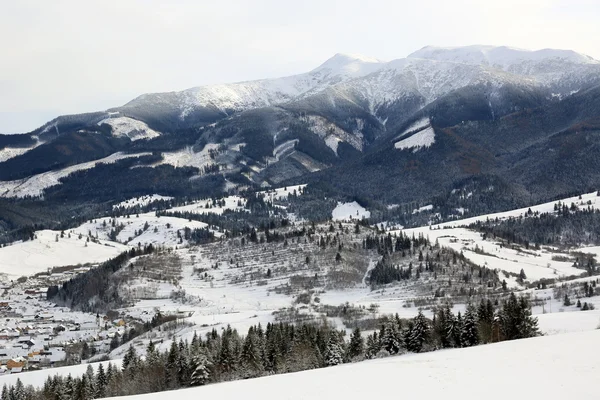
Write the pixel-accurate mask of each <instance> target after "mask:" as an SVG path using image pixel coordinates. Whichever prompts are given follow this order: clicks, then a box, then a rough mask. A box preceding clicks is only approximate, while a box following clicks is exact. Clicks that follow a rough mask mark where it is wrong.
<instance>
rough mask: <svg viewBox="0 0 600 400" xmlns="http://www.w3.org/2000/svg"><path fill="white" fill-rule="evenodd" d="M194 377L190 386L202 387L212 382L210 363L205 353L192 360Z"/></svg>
mask: <svg viewBox="0 0 600 400" xmlns="http://www.w3.org/2000/svg"><path fill="white" fill-rule="evenodd" d="M192 370H193V372H192V376H191V379H190V386H202V385H206V384H207V383H209V382H210V363H209V361H208V358H206V356H205V355H204V354H203V353H198V354H197V355H196V356H194V358H193V359H192Z"/></svg>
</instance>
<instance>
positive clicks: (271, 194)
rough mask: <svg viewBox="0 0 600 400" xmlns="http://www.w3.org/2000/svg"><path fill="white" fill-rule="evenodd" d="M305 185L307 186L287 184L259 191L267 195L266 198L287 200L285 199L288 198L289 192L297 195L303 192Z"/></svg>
mask: <svg viewBox="0 0 600 400" xmlns="http://www.w3.org/2000/svg"><path fill="white" fill-rule="evenodd" d="M305 187H306V185H294V186H286V187H282V188H276V189H271V190H267V191H264V192H259V193H260V194H264V195H265V200H270V201H273V200H285V199H287V197H288V195H289V194H293V193H296V195H300V194H302V190H304V188H305Z"/></svg>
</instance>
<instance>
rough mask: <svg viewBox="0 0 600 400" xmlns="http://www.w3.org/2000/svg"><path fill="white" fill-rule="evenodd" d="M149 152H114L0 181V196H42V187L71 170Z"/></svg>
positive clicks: (52, 182) (54, 182) (58, 179)
mask: <svg viewBox="0 0 600 400" xmlns="http://www.w3.org/2000/svg"><path fill="white" fill-rule="evenodd" d="M149 154H151V153H138V154H124V153H114V154H111V155H110V156H108V157H104V158H101V159H99V160H95V161H90V162H85V163H81V164H77V165H73V166H70V167H67V168H63V169H59V170H56V171H48V172H44V173H41V174H38V175H33V176H31V177H29V178H26V179H19V180H15V181H0V197H26V196H32V197H37V196H42V194H43V192H44V189H47V188H49V187H51V186H54V185H59V184H60V179H61V178H64V177H66V176H69V175H70V174H72V173H73V172H76V171H81V170H84V169H90V168H94V166H96V165H97V164H99V163H104V164H110V163H114V162H116V161H119V160H122V159H124V158H130V157H141V156H145V155H149Z"/></svg>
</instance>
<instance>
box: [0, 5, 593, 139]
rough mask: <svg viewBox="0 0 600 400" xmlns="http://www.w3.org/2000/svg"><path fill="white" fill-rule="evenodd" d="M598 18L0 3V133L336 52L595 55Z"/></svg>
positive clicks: (353, 8)
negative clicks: (502, 48) (505, 50)
mask: <svg viewBox="0 0 600 400" xmlns="http://www.w3.org/2000/svg"><path fill="white" fill-rule="evenodd" d="M599 17H600V1H598V0H565V1H562V0H489V1H488V0H453V1H446V0H410V1H404V0H368V1H357V0H339V1H337V0H330V1H328V0H302V1H293V2H292V1H287V0H253V1H247V0H212V1H206V0H189V1H188V0H171V1H166V0H165V1H156V0H139V1H135V0H101V1H96V0H52V1H49V0H40V1H34V0H31V1H29V0H18V1H10V0H0V132H1V133H12V132H26V131H30V130H32V129H34V128H36V127H38V126H40V125H42V124H43V123H44V122H47V121H48V120H50V119H52V118H54V117H55V116H58V115H60V114H67V113H68V114H71V113H80V112H85V111H96V110H104V109H106V108H109V107H114V106H119V105H122V104H124V103H126V102H127V101H129V100H131V99H132V98H134V97H136V96H138V95H140V94H142V93H146V92H157V91H173V90H182V89H185V88H188V87H193V86H199V85H204V84H210V83H223V82H235V81H242V80H249V79H259V78H266V77H277V76H283V75H290V74H295V73H300V72H306V71H308V70H310V69H313V68H315V67H316V66H318V65H319V64H321V63H322V62H324V61H325V60H326V59H328V58H329V57H331V56H332V55H333V54H335V53H338V52H347V53H359V54H364V55H368V56H373V57H377V58H380V59H383V60H392V59H395V58H401V57H405V56H406V55H408V54H410V53H411V52H413V51H415V50H417V49H419V48H421V47H423V46H426V45H438V46H462V45H469V44H491V45H508V46H515V47H521V48H526V49H533V50H537V49H541V48H560V49H572V50H576V51H579V52H582V53H585V54H588V55H590V56H592V57H594V58H597V59H600V46H599V42H598V40H599V39H598V38H600V24H599V23H598V19H599Z"/></svg>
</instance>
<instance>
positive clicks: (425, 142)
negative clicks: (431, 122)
mask: <svg viewBox="0 0 600 400" xmlns="http://www.w3.org/2000/svg"><path fill="white" fill-rule="evenodd" d="M434 143H435V131H434V130H433V128H432V127H427V128H425V129H423V130H421V131H419V132H417V133H415V134H414V135H412V136H410V137H408V138H406V139H403V140H401V141H399V142H396V143H395V144H394V147H395V148H397V149H398V150H405V149H413V153H416V152H417V151H419V150H420V149H422V148H427V147H430V146H431V145H432V144H434Z"/></svg>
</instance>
